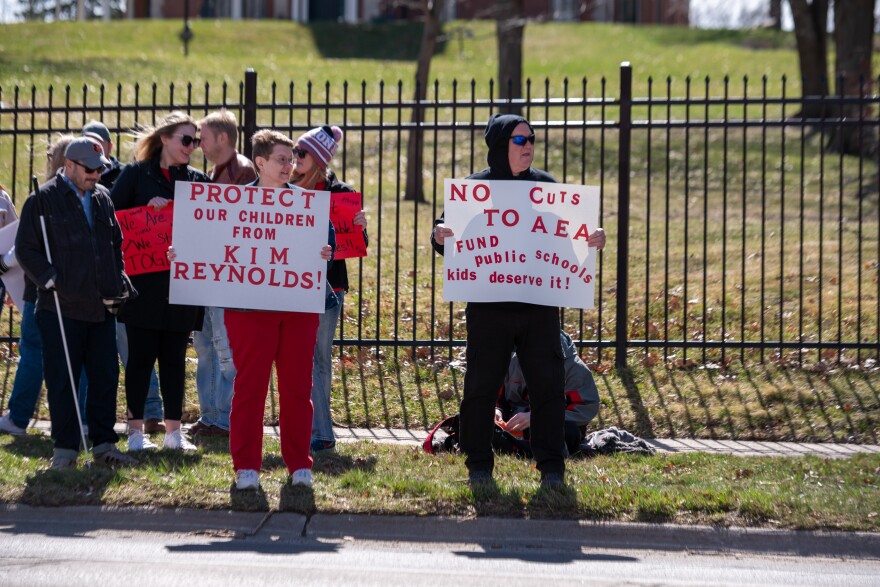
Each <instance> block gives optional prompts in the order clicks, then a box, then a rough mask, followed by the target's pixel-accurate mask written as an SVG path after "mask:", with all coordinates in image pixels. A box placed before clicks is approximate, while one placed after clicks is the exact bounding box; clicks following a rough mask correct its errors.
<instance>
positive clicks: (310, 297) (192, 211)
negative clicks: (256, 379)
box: [169, 181, 330, 313]
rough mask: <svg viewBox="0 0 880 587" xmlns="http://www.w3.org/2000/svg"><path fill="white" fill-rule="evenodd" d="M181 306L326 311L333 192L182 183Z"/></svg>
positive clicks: (176, 284) (177, 242)
mask: <svg viewBox="0 0 880 587" xmlns="http://www.w3.org/2000/svg"><path fill="white" fill-rule="evenodd" d="M174 202H175V204H174V252H175V255H176V258H175V259H174V262H173V263H172V267H171V288H170V292H169V299H170V301H171V303H173V304H190V305H199V306H218V307H221V308H237V309H249V310H277V311H288V312H315V313H323V312H324V298H325V294H326V292H327V262H326V261H323V260H322V259H321V248H322V247H323V246H324V245H326V244H328V242H327V241H328V233H329V228H330V193H329V192H327V191H313V190H303V189H300V188H297V187H283V188H269V187H260V186H241V185H226V184H216V183H192V182H184V181H178V182H177V183H175V184H174Z"/></svg>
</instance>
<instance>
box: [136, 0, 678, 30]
mask: <svg viewBox="0 0 880 587" xmlns="http://www.w3.org/2000/svg"><path fill="white" fill-rule="evenodd" d="M419 4H420V3H419V2H417V1H413V0H190V2H189V12H190V16H192V17H202V18H231V19H242V18H277V19H284V20H295V21H297V22H313V21H319V20H338V21H344V22H349V23H362V22H372V21H376V20H386V21H387V20H413V19H418V18H420V16H421V14H420V10H419V8H418V6H419ZM496 4H497V3H496V2H495V0H446V7H445V11H444V15H443V18H444V20H452V19H465V20H467V19H480V18H489V19H491V18H494V17H495V16H494V7H495V5H496ZM127 6H128V16H129V18H181V17H182V16H183V10H184V2H182V1H181V0H128V2H127ZM524 10H525V15H526V17H527V18H529V19H534V20H549V21H596V22H623V23H633V24H674V25H687V24H688V23H689V1H688V0H524Z"/></svg>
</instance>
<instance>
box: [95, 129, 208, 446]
mask: <svg viewBox="0 0 880 587" xmlns="http://www.w3.org/2000/svg"><path fill="white" fill-rule="evenodd" d="M196 128H197V127H196V122H195V121H194V120H193V119H192V118H191V117H190V116H189V115H187V114H186V113H184V112H171V113H170V114H168V115H167V116H165V117H164V118H162V119H161V120H159V122H158V123H157V125H156V127H155V128H147V129H144V130H143V131H142V132H141V133H139V135H138V136H139V138H138V141H137V143H136V144H135V151H134V158H135V161H134V163H130V164H128V165H126V166H125V167H124V168H123V169H122V173H120V174H119V178H118V179H117V180H116V183H115V184H113V189H112V191H111V192H110V198H111V199H112V200H113V205H114V206H115V207H116V209H117V210H127V209H129V208H136V207H139V206H151V207H153V208H155V209H156V210H160V209H162V208H164V207H165V206H167V205H168V204H170V203H171V202H172V201H173V200H174V184H175V183H176V182H178V181H197V182H210V181H211V180H210V179H208V176H207V175H205V174H204V173H202V172H200V171H198V170H196V169H194V168H192V167H190V166H189V165H188V163H189V159H190V155H191V154H192V152H193V151H194V150H195V149H197V148H198V146H199V143H200V141H199V139H197V138H196ZM131 281H132V283H133V284H134V286H135V288H136V289H137V290H138V292H139V293H140V296H139V297H138V298H137V299H136V300H134V301H132V302H129V303H128V304H126V305H125V307H124V308H123V310H122V312H120V314H119V321H120V322H122V323H124V324H125V330H126V333H127V334H128V363H127V364H126V366H125V397H126V400H127V403H128V410H129V413H130V418H129V421H128V450H129V451H132V452H137V451H141V450H145V449H151V448H156V445H155V444H153V443H152V442H151V441H150V439H149V437H147V436H144V401H145V400H146V398H147V392H148V390H149V387H150V371H151V370H152V369H153V364H154V363H155V362H156V360H158V361H159V381H160V385H161V389H162V401H163V404H164V408H165V441H164V447H165V448H171V449H179V450H195V448H196V447H195V446H194V445H193V444H192V443H190V442H189V441H188V440H187V439H186V438H185V437H184V436H183V435H182V433H181V430H180V418H181V416H182V414H183V392H184V383H185V376H186V362H185V361H186V347H187V344H188V343H189V335H190V332H192V331H193V330H200V329H201V328H202V317H203V315H204V308H202V307H201V306H185V305H181V304H171V303H169V302H168V287H169V283H170V281H171V275H170V271H169V270H168V269H165V270H163V271H157V272H154V273H141V274H140V275H134V276H132V278H131Z"/></svg>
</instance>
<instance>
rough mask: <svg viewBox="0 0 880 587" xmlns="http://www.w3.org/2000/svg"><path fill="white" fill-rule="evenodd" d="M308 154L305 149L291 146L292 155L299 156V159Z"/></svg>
mask: <svg viewBox="0 0 880 587" xmlns="http://www.w3.org/2000/svg"><path fill="white" fill-rule="evenodd" d="M308 154H309V152H308V151H306V150H305V149H303V148H302V147H294V148H293V155H294V157H299V158H300V159H305V158H306V155H308Z"/></svg>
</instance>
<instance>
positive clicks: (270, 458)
mask: <svg viewBox="0 0 880 587" xmlns="http://www.w3.org/2000/svg"><path fill="white" fill-rule="evenodd" d="M286 467H287V465H285V464H284V459H283V458H281V455H279V454H275V453H268V454H267V453H263V464H262V465H261V466H260V469H261V470H263V471H274V470H275V469H284V468H286Z"/></svg>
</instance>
